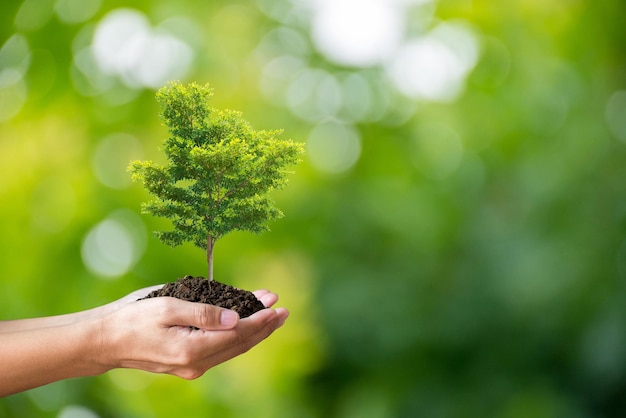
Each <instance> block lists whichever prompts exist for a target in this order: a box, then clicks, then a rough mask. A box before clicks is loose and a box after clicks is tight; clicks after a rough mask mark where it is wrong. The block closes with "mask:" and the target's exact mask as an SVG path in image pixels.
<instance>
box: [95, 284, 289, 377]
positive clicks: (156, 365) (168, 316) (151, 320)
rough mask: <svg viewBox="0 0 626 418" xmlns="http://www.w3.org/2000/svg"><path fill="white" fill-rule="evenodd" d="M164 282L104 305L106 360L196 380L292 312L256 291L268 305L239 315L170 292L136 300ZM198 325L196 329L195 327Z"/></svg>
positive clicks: (267, 293)
mask: <svg viewBox="0 0 626 418" xmlns="http://www.w3.org/2000/svg"><path fill="white" fill-rule="evenodd" d="M158 287H160V286H154V287H151V288H145V289H141V290H138V291H135V292H133V293H131V294H129V295H127V296H125V297H124V298H122V299H120V300H117V301H115V302H113V303H111V304H109V305H105V306H104V307H102V310H103V311H107V310H108V311H109V312H108V313H106V314H104V315H102V314H101V315H102V316H101V317H100V320H99V322H100V324H101V326H102V332H101V333H100V335H101V336H102V338H103V339H106V341H105V340H103V341H102V343H101V344H102V355H103V357H102V363H103V365H104V367H105V368H107V369H110V368H116V367H124V368H134V369H140V370H145V371H149V372H154V373H167V374H172V375H176V376H179V377H181V378H184V379H195V378H197V377H199V376H201V375H203V374H204V373H205V372H206V371H207V370H208V369H210V368H211V367H213V366H216V365H218V364H220V363H223V362H225V361H227V360H229V359H231V358H233V357H236V356H238V355H239V354H242V353H244V352H246V351H248V350H249V349H250V348H252V347H254V346H255V345H257V344H258V343H259V342H261V341H262V340H264V339H265V338H267V337H268V336H269V335H270V334H272V332H274V331H275V330H276V329H278V328H280V327H281V326H282V325H283V324H284V323H285V320H286V319H287V317H288V315H289V312H288V311H287V310H286V309H284V308H277V309H271V307H272V306H273V305H274V304H275V303H276V302H277V301H278V296H277V295H276V294H275V293H272V292H270V291H268V290H258V291H255V292H254V294H255V296H256V297H257V298H258V299H259V300H260V301H261V302H262V303H263V305H265V307H266V308H269V309H263V310H261V311H259V312H257V313H255V314H254V315H252V316H250V317H248V318H244V319H240V318H239V315H238V314H237V313H236V312H234V311H232V310H229V309H223V308H219V307H216V306H213V305H207V304H202V303H192V302H186V301H182V300H179V299H176V298H170V297H158V298H150V299H144V300H140V301H137V299H138V298H141V297H143V296H145V295H147V294H148V293H149V292H151V291H152V290H154V289H157V288H158ZM190 327H195V328H197V329H192V328H190Z"/></svg>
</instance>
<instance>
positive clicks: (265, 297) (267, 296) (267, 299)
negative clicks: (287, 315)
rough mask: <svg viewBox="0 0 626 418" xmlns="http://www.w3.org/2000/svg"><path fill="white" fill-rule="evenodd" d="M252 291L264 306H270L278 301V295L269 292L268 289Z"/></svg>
mask: <svg viewBox="0 0 626 418" xmlns="http://www.w3.org/2000/svg"><path fill="white" fill-rule="evenodd" d="M253 293H254V296H256V298H257V299H258V300H260V301H261V303H262V304H263V306H265V307H266V308H269V307H270V306H272V305H274V304H275V303H276V302H278V295H277V294H276V293H272V292H270V291H269V290H265V289H261V290H256V291H254V292H253Z"/></svg>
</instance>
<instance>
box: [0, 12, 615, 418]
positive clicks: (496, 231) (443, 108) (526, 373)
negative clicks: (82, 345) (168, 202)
mask: <svg viewBox="0 0 626 418" xmlns="http://www.w3.org/2000/svg"><path fill="white" fill-rule="evenodd" d="M625 16H626V2H623V1H622V0H605V1H591V0H570V1H564V0H560V1H550V2H546V1H541V0H514V1H510V2H496V1H480V0H475V1H471V0H440V1H436V0H291V1H290V0H239V1H237V0H235V1H225V0H224V1H222V0H215V1H202V0H178V1H171V0H170V1H167V0H151V1H148V0H144V1H116V0H25V1H16V0H4V1H2V2H1V3H0V21H1V24H0V202H1V204H0V215H1V216H0V231H1V233H2V239H1V240H0V248H1V251H0V306H1V313H0V315H1V319H12V318H20V317H28V316H41V315H52V314H58V313H65V312H70V311H75V310H81V309H87V308H89V307H93V306H96V305H99V304H104V303H106V302H109V301H111V300H114V299H116V298H119V297H121V296H123V295H124V294H126V293H128V292H130V291H132V290H134V289H137V288H140V287H144V286H149V285H152V284H156V283H163V282H166V281H172V280H174V279H175V278H176V277H180V276H182V275H184V274H196V275H202V274H203V273H204V270H205V261H204V255H203V254H202V252H201V251H199V250H197V249H196V248H193V247H191V246H184V247H179V248H176V249H172V248H169V247H165V246H164V245H163V244H161V243H160V242H158V241H157V240H156V239H154V238H152V236H151V231H152V230H154V229H158V228H161V227H163V226H165V225H166V221H164V220H159V219H152V218H149V217H146V216H144V215H141V214H140V213H139V205H140V203H141V202H142V201H144V200H145V199H146V198H147V195H146V193H145V192H144V191H143V190H142V189H141V188H140V186H138V185H132V184H130V182H129V175H128V174H127V173H126V166H127V164H128V162H129V160H131V159H136V158H141V159H159V158H161V156H160V154H159V151H158V147H159V145H160V143H161V141H163V140H164V139H165V138H166V135H167V133H166V131H165V128H164V127H163V126H161V123H160V121H159V119H158V116H157V115H158V107H157V105H156V102H155V101H154V93H155V91H156V89H158V88H159V87H161V86H162V85H164V84H165V83H166V82H167V81H168V80H172V79H179V80H182V81H197V82H200V83H204V82H209V83H211V84H212V86H213V87H214V89H215V96H214V98H213V105H214V106H215V107H225V108H231V109H235V110H240V111H243V113H244V117H246V119H248V120H249V121H250V122H251V123H252V125H253V126H254V127H255V128H256V129H275V128H284V130H285V131H284V137H285V138H292V139H294V140H298V141H302V142H306V148H307V155H306V157H305V161H304V162H303V164H301V165H300V166H299V167H297V170H296V173H295V174H294V175H293V176H292V177H291V180H290V185H289V186H288V187H287V188H286V189H284V190H281V191H277V192H276V193H275V194H274V196H275V198H276V200H277V201H278V204H279V207H280V208H281V209H282V210H283V211H284V212H285V214H286V216H285V218H284V219H282V220H280V221H278V222H276V223H275V224H274V225H272V231H271V232H269V233H265V234H263V235H252V234H247V233H233V234H231V235H228V236H227V237H225V238H224V239H223V240H222V241H220V242H219V243H218V245H217V246H216V253H215V257H216V266H215V274H216V278H217V279H218V280H220V281H224V282H227V283H231V284H234V285H236V286H240V287H244V288H247V289H251V290H252V289H257V288H269V289H272V290H273V291H275V292H277V293H279V294H280V296H281V305H282V306H286V307H288V308H289V309H290V310H291V313H292V315H291V317H290V319H289V321H288V323H287V324H286V326H285V327H284V328H283V329H281V330H280V331H279V332H277V333H276V334H275V335H273V336H272V337H271V338H270V339H268V340H267V341H265V342H263V344H261V345H260V346H258V347H256V348H254V349H253V350H252V351H250V352H249V353H247V354H245V355H244V356H242V357H240V358H237V359H235V360H233V361H231V362H229V363H227V364H224V365H221V366H219V367H217V368H215V369H212V370H210V371H209V372H208V373H207V374H206V375H205V376H203V377H202V378H200V379H198V380H195V381H191V382H188V381H184V380H180V379H177V378H174V377H171V376H160V375H151V374H147V373H143V372H139V371H133V370H115V371H112V372H110V373H107V374H105V375H102V376H98V377H93V378H84V379H74V380H70V381H65V382H59V383H56V384H52V385H49V386H45V387H42V388H39V389H35V390H32V391H29V392H26V393H23V394H19V395H14V396H10V397H7V398H5V399H0V417H61V418H68V417H72V418H90V417H172V416H185V417H206V416H215V417H244V416H255V417H257V418H264V417H267V418H270V417H272V418H275V417H311V418H313V417H341V418H388V417H503V418H513V417H520V418H521V417H523V418H528V417H533V418H534V417H537V418H541V417H546V418H547V417H574V418H576V417H618V416H623V414H624V411H626V295H625V292H626V30H625V29H624V28H623V21H624V17H625ZM249 372H252V373H251V375H249V374H248V373H249ZM0 378H1V377H0Z"/></svg>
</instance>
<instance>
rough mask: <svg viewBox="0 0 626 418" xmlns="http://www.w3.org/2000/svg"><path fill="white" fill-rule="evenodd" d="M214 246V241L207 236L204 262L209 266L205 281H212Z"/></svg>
mask: <svg viewBox="0 0 626 418" xmlns="http://www.w3.org/2000/svg"><path fill="white" fill-rule="evenodd" d="M214 246H215V240H214V239H213V237H212V236H211V235H209V236H208V237H207V239H206V261H207V264H208V266H209V274H208V275H207V279H208V280H209V281H212V280H213V247H214Z"/></svg>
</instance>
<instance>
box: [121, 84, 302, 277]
mask: <svg viewBox="0 0 626 418" xmlns="http://www.w3.org/2000/svg"><path fill="white" fill-rule="evenodd" d="M212 95H213V91H212V89H211V88H209V85H208V84H206V85H198V84H196V83H192V84H188V85H183V84H181V83H180V82H172V83H170V84H168V85H167V86H165V87H163V88H162V89H160V90H159V91H158V92H157V95H156V98H157V101H158V102H159V104H160V105H161V118H162V119H163V121H164V123H165V125H166V126H167V128H168V130H169V133H170V137H169V138H168V139H167V140H166V141H165V144H164V152H165V155H166V157H167V160H168V163H167V164H166V165H164V166H162V165H158V164H155V163H153V162H152V161H133V162H131V165H130V167H129V170H130V171H131V172H132V178H133V180H135V181H138V182H141V183H142V184H143V185H144V187H145V188H146V189H147V190H148V191H149V192H150V193H151V194H152V195H154V196H155V197H156V199H154V200H151V201H149V202H146V203H144V204H143V205H142V212H143V213H148V214H151V215H155V216H160V217H165V218H168V219H170V220H171V222H172V225H173V227H174V229H173V230H171V231H158V232H156V236H157V237H158V238H160V239H161V241H163V242H164V243H166V244H168V245H171V246H176V245H180V244H182V243H183V242H186V241H189V242H192V243H193V244H195V245H196V246H198V247H200V248H202V249H203V250H205V251H206V257H207V263H208V276H207V278H208V279H209V280H213V248H214V247H215V243H216V242H217V240H219V239H220V238H221V237H223V236H224V235H226V234H227V233H229V232H231V231H234V230H241V231H251V232H256V233H259V232H263V231H266V230H268V229H269V228H268V222H269V221H272V220H274V219H277V218H280V217H281V216H282V212H281V211H280V210H279V209H278V208H277V207H276V205H275V204H274V202H273V200H272V199H271V198H270V196H269V192H270V191H272V190H273V189H276V188H281V187H283V186H284V185H285V184H286V183H287V175H288V174H289V173H290V171H288V170H287V168H288V167H289V166H292V165H295V164H297V163H298V162H299V155H300V154H302V153H303V147H302V144H298V143H295V142H293V141H291V140H280V139H278V138H277V137H278V135H279V134H280V133H281V132H282V131H278V130H274V131H256V130H254V129H253V128H252V127H251V126H250V124H249V123H248V122H246V121H245V120H244V119H243V118H242V115H241V113H240V112H235V111H232V110H218V109H214V108H212V107H210V106H209V105H208V102H209V99H210V97H211V96H212Z"/></svg>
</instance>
